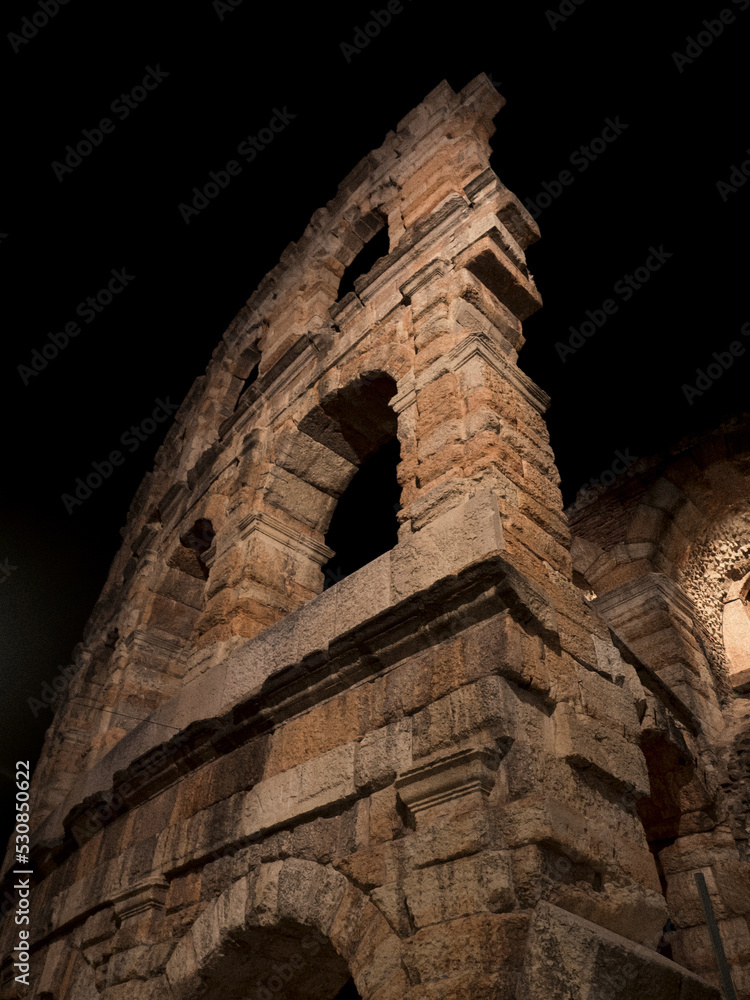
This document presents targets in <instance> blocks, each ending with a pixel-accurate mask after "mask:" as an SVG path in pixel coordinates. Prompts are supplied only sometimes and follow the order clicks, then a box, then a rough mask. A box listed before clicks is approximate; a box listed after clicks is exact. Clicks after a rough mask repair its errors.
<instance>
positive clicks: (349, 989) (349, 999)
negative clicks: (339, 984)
mask: <svg viewBox="0 0 750 1000" xmlns="http://www.w3.org/2000/svg"><path fill="white" fill-rule="evenodd" d="M334 1000H361V997H360V995H359V993H357V987H356V986H355V985H354V980H353V979H350V980H349V982H348V983H346V984H345V985H344V988H343V989H342V990H341V992H340V993H337V994H336V996H335V998H334Z"/></svg>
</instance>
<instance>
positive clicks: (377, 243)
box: [338, 214, 390, 302]
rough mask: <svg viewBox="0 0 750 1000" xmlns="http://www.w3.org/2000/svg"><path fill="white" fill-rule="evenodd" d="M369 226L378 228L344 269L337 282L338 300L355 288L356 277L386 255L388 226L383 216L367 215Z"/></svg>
mask: <svg viewBox="0 0 750 1000" xmlns="http://www.w3.org/2000/svg"><path fill="white" fill-rule="evenodd" d="M368 224H369V225H370V226H373V225H377V226H378V227H379V228H378V229H377V230H376V231H375V232H374V233H373V235H372V236H371V237H370V239H369V240H368V241H367V242H366V243H365V245H364V246H363V247H362V249H361V250H360V251H359V253H358V254H357V256H356V257H355V258H354V260H353V261H352V262H351V264H349V266H348V267H347V268H346V270H345V271H344V275H343V277H342V279H341V282H340V283H339V292H338V301H339V302H340V301H341V300H342V299H343V298H344V296H346V295H348V294H349V292H353V291H354V290H355V287H354V282H355V281H356V279H357V278H360V277H362V275H363V274H367V273H368V271H370V270H371V269H372V267H373V266H374V265H375V263H376V262H377V261H379V260H380V258H381V257H386V256H387V255H388V252H389V250H390V242H389V238H388V226H387V225H386V219H385V216H381V215H379V214H377V215H376V214H371V215H370V216H369V217H368Z"/></svg>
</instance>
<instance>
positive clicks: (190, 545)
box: [180, 517, 216, 579]
mask: <svg viewBox="0 0 750 1000" xmlns="http://www.w3.org/2000/svg"><path fill="white" fill-rule="evenodd" d="M215 537H216V532H215V531H214V528H213V525H212V524H211V522H210V521H209V520H208V518H206V517H199V518H198V520H197V521H196V522H195V524H194V525H193V526H192V528H190V530H189V531H186V532H185V534H184V535H180V544H181V545H182V546H184V548H186V549H190V550H191V551H192V552H193V553H194V554H195V565H196V566H197V567H198V568H199V570H200V573H201V575H202V576H203V578H204V579H208V566H206V564H205V563H204V562H203V560H202V559H201V556H202V555H203V553H204V552H205V551H206V550H207V549H209V548H210V547H211V543H212V542H213V540H214V538H215ZM180 568H182V569H185V571H186V572H190V569H186V568H185V567H180ZM191 575H193V576H197V575H198V574H197V573H195V572H193V573H191Z"/></svg>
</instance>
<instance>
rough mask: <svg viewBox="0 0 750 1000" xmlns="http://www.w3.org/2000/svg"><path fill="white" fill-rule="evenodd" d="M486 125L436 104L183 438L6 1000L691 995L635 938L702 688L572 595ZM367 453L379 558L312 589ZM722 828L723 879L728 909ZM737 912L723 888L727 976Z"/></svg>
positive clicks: (63, 716) (150, 503) (512, 242)
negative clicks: (377, 250) (394, 482)
mask: <svg viewBox="0 0 750 1000" xmlns="http://www.w3.org/2000/svg"><path fill="white" fill-rule="evenodd" d="M502 104H503V100H502V98H501V97H500V96H499V95H498V94H497V92H496V91H495V89H494V88H493V87H492V85H491V84H490V82H489V80H488V79H487V77H486V76H484V75H481V76H479V77H477V78H476V79H475V80H474V81H472V82H471V83H470V84H468V85H467V86H466V87H465V88H464V89H463V90H461V91H460V92H459V93H454V92H453V90H452V89H451V88H450V87H449V86H448V84H447V83H442V84H441V85H440V86H439V87H437V88H436V89H435V90H434V91H433V92H432V93H430V94H429V95H428V96H427V98H426V99H425V101H424V102H423V103H422V104H421V105H420V106H419V107H418V108H416V109H415V110H414V111H413V112H412V113H410V114H409V115H408V116H407V117H406V118H405V119H404V120H403V121H402V122H400V123H399V125H398V127H397V129H396V131H395V132H393V133H390V134H389V135H388V136H387V137H386V140H385V142H384V144H383V145H382V146H381V147H380V148H379V149H377V150H375V151H374V152H373V153H371V154H370V155H369V156H368V157H366V158H365V159H364V160H363V161H362V162H361V163H360V164H359V165H358V166H357V167H356V168H355V169H354V170H353V171H352V173H351V174H350V175H349V176H348V177H347V178H346V179H345V180H344V182H343V183H342V185H341V186H340V188H339V191H338V193H337V195H336V197H335V198H334V199H333V201H332V202H330V203H329V204H328V205H327V206H326V207H325V208H323V209H321V210H320V211H319V212H317V213H316V214H315V215H314V216H313V219H312V221H311V223H310V225H309V226H308V228H307V229H306V230H305V232H304V234H303V236H302V237H301V239H300V240H299V241H298V242H297V243H296V244H290V246H289V247H288V248H287V250H286V251H285V252H284V254H283V255H282V260H281V262H280V264H279V266H278V267H277V268H276V269H274V271H272V272H271V273H270V274H269V275H268V276H267V278H266V279H265V280H264V282H263V283H262V284H261V287H260V288H259V289H258V290H257V291H256V292H255V293H254V295H253V296H252V297H251V299H250V300H249V302H248V305H247V307H246V308H245V309H243V310H242V312H241V313H240V314H239V315H238V316H237V318H236V319H235V321H234V322H233V323H232V324H231V326H230V329H229V330H228V331H227V334H226V335H225V338H224V340H223V341H222V343H221V344H220V345H219V347H218V348H217V350H216V352H215V353H214V356H213V359H212V361H211V362H210V364H209V367H208V369H207V372H206V375H205V376H203V377H201V378H199V379H198V380H197V381H196V383H195V386H194V388H193V390H192V391H191V393H190V394H189V395H188V398H187V399H186V401H185V402H184V404H183V406H182V408H181V410H180V412H179V413H178V414H177V417H176V420H175V424H174V427H173V428H172V430H171V431H170V433H169V435H168V436H167V439H166V441H165V444H164V446H163V448H162V449H161V451H160V453H159V455H158V456H157V463H156V467H155V469H154V472H153V473H152V474H151V475H150V476H148V477H147V478H146V480H145V481H144V483H143V485H142V486H141V488H140V489H139V491H138V494H137V495H136V498H135V500H134V503H133V506H132V508H131V511H130V515H129V518H128V524H127V526H126V529H125V531H124V534H123V545H122V548H121V551H120V552H119V554H118V556H117V557H116V559H115V561H114V563H113V566H112V570H111V573H110V575H109V578H108V581H107V584H106V586H105V589H104V591H103V594H102V597H101V599H100V602H99V603H98V605H97V607H96V609H95V611H94V614H93V615H92V618H91V620H90V622H89V624H88V627H87V630H86V634H85V637H84V641H83V643H82V645H81V647H80V648H79V650H78V662H79V670H78V674H77V676H76V679H75V682H74V684H73V685H72V686H71V689H70V692H69V694H68V697H67V699H66V701H65V703H64V704H62V705H61V707H60V709H59V711H58V713H57V715H56V719H55V723H54V726H53V727H52V729H51V730H50V733H49V734H48V739H47V745H46V749H45V753H44V756H43V759H42V761H41V762H40V765H39V767H38V768H37V772H36V774H35V777H34V781H33V798H34V809H35V815H36V816H37V817H38V819H39V826H38V827H37V828H36V829H35V830H34V833H33V838H32V855H31V859H32V864H33V865H34V868H35V870H36V873H37V874H36V876H35V885H34V906H35V916H34V924H33V927H32V967H33V973H32V976H33V991H34V992H33V995H35V996H39V997H40V998H45V1000H69V998H76V1000H78V998H83V1000H93V998H94V997H97V996H102V997H105V998H106V1000H124V998H125V997H127V998H128V1000H150V998H156V997H159V998H163V997H166V998H170V997H171V998H173V1000H188V998H195V1000H197V998H199V997H200V998H206V997H217V998H218V997H222V998H226V1000H240V998H246V997H248V996H257V997H265V996H267V995H274V994H278V993H279V991H283V994H284V995H286V996H289V997H300V998H310V1000H334V998H336V997H337V995H339V993H340V991H343V992H341V997H344V996H345V995H347V992H346V991H348V995H349V996H352V995H354V994H353V993H352V990H355V989H356V991H357V993H358V994H359V996H360V997H362V998H364V1000H402V998H404V997H409V998H413V1000H440V998H451V1000H455V998H466V1000H468V998H469V997H471V998H472V1000H483V998H487V1000H489V998H490V997H492V998H494V1000H498V998H501V1000H502V998H507V1000H510V998H514V1000H542V998H544V1000H548V998H549V997H552V996H558V997H565V998H580V1000H584V998H593V997H595V996H606V997H608V998H618V997H621V998H625V997H632V996H639V995H643V996H645V995H650V996H659V997H663V998H665V1000H666V998H670V1000H686V998H695V1000H700V998H716V997H717V996H718V993H717V991H716V990H715V988H714V987H713V986H712V985H709V983H708V982H706V980H712V981H715V980H716V975H715V969H713V968H711V967H710V964H709V962H708V961H707V960H706V956H705V949H704V941H703V938H702V937H701V934H702V932H703V930H704V929H705V928H702V927H700V926H699V922H698V921H696V922H694V924H692V925H690V927H695V928H697V933H696V934H695V935H694V940H693V939H689V935H688V936H687V937H685V935H683V938H682V939H680V941H678V942H677V944H676V954H675V958H677V960H678V961H677V962H673V961H670V960H669V959H667V958H666V957H664V956H663V955H661V954H658V953H657V950H656V949H657V945H658V944H659V941H660V939H661V937H662V929H663V927H664V925H665V922H666V920H667V916H668V913H669V912H670V906H671V902H670V895H669V893H670V892H672V893H673V894H674V893H676V892H679V891H680V888H679V887H680V886H682V883H681V882H680V881H679V879H676V878H673V871H677V872H686V871H688V870H689V869H690V866H691V865H692V866H693V867H694V866H695V857H694V856H693V855H691V854H690V851H689V849H687V848H685V849H683V845H684V842H685V841H688V842H689V844H690V845H692V844H693V843H696V844H697V843H703V841H702V840H700V838H705V833H704V832H703V830H702V828H701V827H700V825H699V822H700V821H699V820H696V822H697V823H698V826H696V827H695V830H694V832H693V828H692V827H691V833H690V836H693V837H694V838H698V840H695V841H691V840H690V837H689V836H685V837H682V833H683V830H682V829H680V830H679V831H678V832H679V833H680V836H681V839H682V844H681V843H680V841H679V840H675V836H674V834H673V833H672V832H670V831H671V827H670V824H673V823H674V822H675V817H677V820H676V821H677V823H678V825H679V824H680V823H681V822H682V816H683V814H684V815H688V816H690V817H694V814H696V815H698V814H700V816H703V815H705V814H706V810H705V809H703V808H702V800H700V796H701V795H703V796H704V798H705V797H709V798H710V797H711V796H713V798H711V801H712V802H713V801H715V800H716V788H718V786H719V783H720V775H719V772H718V769H717V768H718V765H715V764H714V757H711V756H710V754H711V753H714V755H716V753H718V751H715V750H714V744H715V743H716V740H715V737H716V734H717V733H718V732H719V730H720V728H721V727H720V724H719V722H720V720H721V719H722V718H723V717H722V715H721V712H722V707H721V706H722V702H721V692H720V691H719V690H718V688H717V686H716V685H715V684H713V686H712V680H711V678H712V676H713V675H711V672H710V669H709V667H706V668H705V671H704V674H701V675H700V677H699V680H700V684H693V685H690V684H684V685H683V687H682V689H681V691H680V690H678V689H677V684H678V683H679V682H680V681H681V679H682V674H680V673H679V672H673V673H672V674H670V676H669V677H664V676H662V673H665V672H666V671H661V672H660V670H659V668H661V667H662V664H661V663H656V664H655V667H656V670H651V669H650V667H649V665H648V664H644V663H642V662H641V660H640V659H639V657H638V655H636V653H635V652H634V651H633V649H632V648H631V646H630V645H629V644H628V643H627V642H623V641H622V640H621V639H620V638H618V637H617V636H615V635H613V633H612V632H611V631H610V627H609V623H608V622H609V619H608V618H607V615H606V614H604V613H603V612H601V611H600V609H599V607H598V603H599V600H601V599H602V598H599V599H598V600H597V602H595V606H594V607H592V606H591V605H590V604H589V603H588V602H587V601H586V599H585V598H584V595H583V593H582V591H581V590H580V589H579V588H578V587H577V586H576V584H575V583H574V582H573V564H572V559H571V551H570V546H571V539H570V530H569V526H568V521H567V519H566V517H565V514H564V511H563V509H562V501H561V497H560V492H559V489H558V479H559V477H558V474H557V470H556V468H555V465H554V456H553V454H552V450H551V448H550V445H549V439H548V435H547V429H546V426H545V422H544V411H545V408H546V405H547V402H548V401H547V399H546V397H545V395H544V393H543V392H542V391H541V390H539V389H538V388H537V387H536V386H535V385H534V384H533V383H532V382H531V381H530V380H529V379H528V378H527V377H526V376H525V375H524V374H523V372H522V371H521V370H520V368H519V367H518V365H517V359H518V352H519V350H520V348H521V347H522V345H523V334H522V322H523V320H524V319H526V318H527V317H528V316H529V315H530V314H531V313H533V312H534V311H535V310H536V309H537V308H538V307H539V305H540V297H539V294H538V292H537V290H536V288H535V285H534V282H533V278H532V276H531V275H530V273H529V271H528V268H527V266H526V261H525V253H524V251H525V249H526V247H527V246H528V245H529V244H530V243H531V242H532V241H533V240H534V239H536V238H537V237H538V230H537V227H536V224H535V223H534V221H533V220H532V219H531V218H530V216H529V215H528V213H527V212H526V211H525V210H524V209H523V207H522V206H521V205H520V204H519V202H518V200H517V199H516V198H515V196H514V195H513V194H511V193H510V192H509V191H508V190H507V189H506V188H505V187H504V186H503V184H502V183H501V181H500V180H499V179H498V178H497V176H496V175H495V173H494V172H493V171H492V170H491V169H490V166H489V155H490V148H489V143H488V140H489V137H490V136H491V134H492V132H493V128H494V126H493V118H494V116H495V115H496V113H497V112H498V111H499V110H500V108H501V107H502ZM383 227H387V232H388V238H389V252H388V254H387V256H385V257H383V258H381V259H380V260H379V261H378V262H377V263H376V264H375V265H374V266H373V267H372V268H371V270H370V271H369V272H368V273H367V274H364V275H362V276H360V277H359V278H358V279H357V280H356V281H355V290H354V292H351V293H349V294H348V295H346V296H344V297H343V298H342V299H340V300H339V298H338V289H339V283H340V281H341V278H342V276H343V275H344V273H345V269H346V268H347V267H348V266H349V265H350V264H351V263H352V261H353V260H354V259H355V257H356V255H357V254H358V253H359V251H360V250H361V249H362V247H363V246H364V244H365V243H366V242H367V241H368V240H369V239H370V238H371V237H372V236H373V235H374V234H375V233H377V232H379V231H380V230H381V229H382V228H383ZM256 367H257V378H256V377H255V372H256ZM394 439H395V440H397V441H398V443H399V446H400V461H399V464H398V466H397V475H398V484H399V487H400V491H401V493H400V509H399V513H398V521H399V528H398V540H397V544H395V546H394V547H392V548H391V549H390V550H388V551H385V552H383V553H381V554H380V555H379V556H378V557H377V558H375V559H373V560H371V561H370V562H368V563H367V564H366V565H364V566H363V567H362V568H360V569H358V570H357V571H355V572H353V573H351V574H350V575H349V576H347V577H346V578H345V579H342V580H340V581H339V582H337V583H335V585H333V586H331V587H329V588H327V589H324V574H323V572H322V567H323V565H325V563H326V562H327V561H328V560H329V559H330V557H331V555H332V552H331V549H330V547H329V546H328V545H327V544H326V533H327V530H328V527H329V525H330V523H331V518H332V516H333V513H334V511H335V509H336V505H337V502H338V501H339V499H340V498H341V496H342V495H343V494H344V492H345V490H346V488H347V486H348V484H349V483H350V482H351V481H352V479H353V477H354V476H355V474H356V473H357V470H358V469H359V468H361V467H362V465H363V463H364V462H365V461H367V459H368V458H369V457H370V456H372V455H373V454H375V453H376V452H377V451H378V449H379V448H381V447H383V446H384V445H385V444H387V443H388V442H389V441H393V440H394ZM590 544H591V545H592V546H593V545H594V543H593V542H591V543H590ZM589 570H590V567H589V566H586V567H584V568H583V569H582V570H580V571H579V572H583V573H588V572H589ZM589 579H591V582H592V585H594V586H597V585H598V583H599V576H598V575H596V574H589ZM617 582H618V584H619V583H620V581H619V580H618V581H617ZM597 593H599V590H597ZM602 593H603V592H602ZM604 596H606V595H604ZM657 604H658V602H657ZM654 614H655V615H656V616H657V617H658V616H659V615H660V614H662V611H661V606H657V605H655V611H654ZM691 636H692V633H690V632H689V629H688V630H686V631H685V632H684V634H683V632H680V633H679V636H678V638H679V641H684V642H685V643H689V642H690V641H692V640H691V638H690V637H691ZM636 638H637V637H636ZM670 662H671V661H670ZM701 685H702V686H701ZM694 691H695V692H697V693H696V696H695V698H693V697H692V695H693V692H694ZM681 692H682V694H683V695H685V697H681ZM687 696H690V699H688V697H687ZM698 709H700V711H698ZM706 734H708V735H706ZM652 778H653V781H652ZM683 779H684V780H683ZM659 782H661V785H662V786H663V790H662V791H659V787H660V786H659ZM683 785H684V786H685V787H686V788H689V789H690V794H691V795H693V799H691V802H690V803H689V804H688V805H687V806H686V804H685V803H683V802H682V801H679V802H678V803H677V805H676V806H675V802H674V795H675V793H678V795H679V791H680V789H681V788H682V786H683ZM670 796H671V797H670ZM691 821H692V820H691ZM660 824H661V826H660ZM647 827H648V828H649V829H650V830H652V831H655V830H657V828H658V831H657V833H658V835H659V836H661V834H664V838H663V839H671V840H673V841H675V843H677V844H678V845H680V850H674V851H672V852H671V853H670V850H669V847H668V845H661V849H660V850H659V851H658V852H656V853H658V861H657V859H655V856H654V852H653V851H652V849H651V847H650V844H649V832H648V830H647ZM716 830H718V831H719V833H721V832H722V831H723V830H724V827H720V825H719V824H718V820H717V824H715V827H714V828H713V829H712V839H711V844H712V849H713V850H714V851H718V852H719V854H718V855H715V856H714V857H713V860H712V863H713V861H717V860H718V861H719V862H721V864H719V865H718V866H716V865H714V867H713V868H712V871H713V872H714V873H715V875H716V878H717V882H718V880H719V879H720V878H723V879H724V882H723V883H722V886H723V885H724V884H725V883H726V882H727V880H728V879H730V878H731V879H733V880H734V884H735V885H741V884H744V883H743V881H742V880H743V879H745V877H746V876H745V874H744V871H745V870H744V868H742V862H741V861H740V860H739V854H738V851H737V847H736V844H735V841H734V839H733V837H732V835H731V834H727V839H726V842H723V841H721V840H720V836H719V833H716ZM696 851H697V848H696ZM722 852H723V853H722ZM698 853H699V852H698ZM696 857H697V854H696ZM11 862H12V855H8V856H6V863H5V866H4V871H5V873H6V881H5V887H8V886H9V884H10V882H9V881H8V877H9V867H10V866H11ZM697 863H698V864H699V865H701V864H703V857H702V855H701V857H700V858H699V859H698V861H697ZM722 865H723V867H722ZM665 891H666V897H665ZM747 898H748V894H747V893H746V892H745V894H744V896H743V895H742V893H735V894H734V895H732V894H731V893H727V892H724V891H723V890H722V896H721V899H722V906H723V907H724V909H723V910H722V911H721V914H720V916H721V919H722V928H723V930H724V932H725V934H726V935H727V938H728V942H729V945H730V948H729V951H730V958H731V960H732V962H733V963H734V966H735V969H736V970H738V975H739V976H740V977H741V976H742V974H743V968H744V967H743V962H745V961H746V958H747V955H746V953H745V951H743V949H744V948H745V938H744V937H743V933H744V935H745V936H747V920H746V904H745V900H746V899H747ZM688 902H689V903H690V905H692V900H690V901H688ZM687 905H688V903H686V906H687ZM690 927H687V925H686V927H685V928H683V930H686V931H689V930H690ZM743 928H744V931H743ZM12 938H13V927H12V925H11V924H10V922H9V921H5V922H4V924H3V927H2V931H0V940H1V941H2V944H3V954H8V953H9V945H10V943H11V941H12ZM681 942H682V943H681ZM680 948H681V950H680ZM12 972H13V970H12V968H11V966H10V962H8V961H6V963H5V964H4V965H3V966H2V967H1V968H0V975H1V976H2V985H1V986H0V997H1V998H3V1000H11V998H16V997H19V996H21V995H24V994H23V993H22V992H21V991H20V988H19V987H18V986H17V984H16V983H15V982H14V979H13V974H12ZM696 972H698V973H700V974H701V975H702V976H704V978H699V976H698V975H696ZM739 985H740V987H741V989H742V990H743V992H742V996H743V997H746V996H748V995H749V994H748V982H747V979H741V978H740V980H739Z"/></svg>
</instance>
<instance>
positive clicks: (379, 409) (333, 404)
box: [299, 371, 401, 589]
mask: <svg viewBox="0 0 750 1000" xmlns="http://www.w3.org/2000/svg"><path fill="white" fill-rule="evenodd" d="M396 389H397V387H396V383H395V381H394V379H393V378H391V376H390V375H386V374H385V373H383V372H377V371H376V372H365V373H363V374H361V375H360V376H359V377H358V378H357V379H355V380H354V381H352V382H350V383H349V384H348V385H346V386H345V387H344V388H342V389H339V390H337V391H336V392H333V393H331V394H330V395H329V396H327V397H326V398H325V399H322V400H321V402H320V405H319V406H318V407H316V408H315V410H313V411H312V412H311V413H309V414H308V415H307V417H305V418H304V420H302V421H301V422H300V424H299V430H300V431H302V432H303V433H305V434H307V435H308V437H310V438H312V439H313V440H315V441H317V442H319V443H320V444H323V445H324V446H325V447H326V449H327V450H328V451H329V452H332V453H333V454H334V455H335V456H338V457H339V458H340V459H343V460H344V461H345V463H347V465H348V468H349V469H350V470H351V472H350V473H349V475H350V476H351V478H349V481H348V484H347V485H346V486H344V483H342V484H341V488H339V487H338V484H337V487H336V488H335V489H331V490H330V493H329V495H333V496H336V497H337V504H336V506H335V508H334V509H332V510H330V513H329V515H328V517H329V520H328V521H327V524H326V523H324V524H323V525H322V528H323V529H324V530H325V529H326V528H327V534H326V535H325V544H326V545H327V546H328V547H329V548H331V549H333V551H334V553H335V554H334V556H333V557H332V558H331V559H330V560H329V562H328V563H327V564H326V565H325V566H323V567H322V568H323V574H324V589H326V588H328V587H330V586H332V585H333V584H335V583H337V582H338V581H339V580H341V579H343V578H344V577H345V576H348V575H349V574H350V573H353V572H355V570H358V569H361V568H362V566H365V565H366V564H367V563H369V562H371V561H372V560H373V559H376V558H377V557H378V556H380V555H382V554H383V553H384V552H387V551H388V550H389V549H392V548H393V547H394V546H395V545H396V543H397V541H398V520H397V516H396V515H397V513H398V510H399V509H400V505H399V499H400V495H401V488H400V485H399V482H398V475H397V467H398V463H399V460H400V446H399V441H398V437H397V430H398V418H397V416H396V414H395V412H394V411H393V409H392V408H391V406H390V400H391V399H392V398H393V396H395V394H396ZM352 473H353V475H352Z"/></svg>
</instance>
